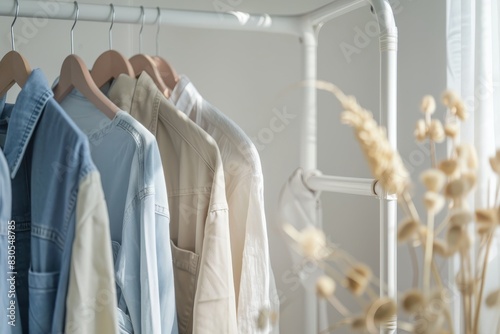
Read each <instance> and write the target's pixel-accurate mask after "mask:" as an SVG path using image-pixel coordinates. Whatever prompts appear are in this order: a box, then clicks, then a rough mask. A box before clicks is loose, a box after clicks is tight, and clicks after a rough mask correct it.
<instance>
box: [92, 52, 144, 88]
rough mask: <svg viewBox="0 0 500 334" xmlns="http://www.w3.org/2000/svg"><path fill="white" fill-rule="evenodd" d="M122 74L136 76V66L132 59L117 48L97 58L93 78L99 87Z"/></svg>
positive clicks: (93, 67) (93, 68)
mask: <svg viewBox="0 0 500 334" xmlns="http://www.w3.org/2000/svg"><path fill="white" fill-rule="evenodd" d="M120 74H127V75H129V76H132V77H133V76H135V73H134V68H133V67H132V64H131V63H130V61H129V60H128V59H127V58H125V57H124V56H123V55H122V54H121V53H119V52H118V51H115V50H108V51H105V52H103V53H101V55H100V56H99V57H98V58H97V59H96V61H95V62H94V66H92V72H91V75H92V78H93V80H94V82H95V84H96V86H97V87H99V88H100V87H102V86H104V84H105V83H107V82H109V81H110V80H112V79H116V78H118V76H119V75H120Z"/></svg>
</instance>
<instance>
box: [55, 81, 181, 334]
mask: <svg viewBox="0 0 500 334" xmlns="http://www.w3.org/2000/svg"><path fill="white" fill-rule="evenodd" d="M61 106H62V107H63V108H64V110H66V112H67V113H68V115H69V116H70V117H71V118H72V119H73V121H74V122H75V123H76V124H77V125H78V126H79V127H80V128H81V129H82V130H83V132H84V133H86V134H87V136H88V139H89V142H90V149H91V154H92V159H93V161H94V163H95V164H96V166H97V169H98V170H99V172H100V173H101V180H102V185H103V190H104V195H105V198H106V202H107V204H108V212H109V218H110V228H111V239H112V242H113V255H114V259H115V278H116V285H117V298H118V309H119V310H118V311H119V314H118V321H119V324H120V329H121V333H135V334H139V333H144V334H150V333H151V334H152V333H178V328H177V315H176V310H175V293H174V277H173V269H172V254H171V249H170V231H169V223H170V215H169V211H168V201H167V191H166V187H165V178H164V175H163V167H162V163H161V159H160V153H159V150H158V145H157V143H156V139H155V138H154V136H153V135H152V134H151V133H150V132H149V131H148V130H147V129H146V128H144V127H143V126H142V125H141V124H140V123H139V122H138V121H136V120H135V119H134V118H132V117H131V116H130V115H128V114H127V113H126V112H124V111H119V112H118V113H117V115H116V116H115V118H114V119H113V120H109V119H108V118H107V117H106V116H105V115H104V114H103V113H102V112H100V111H99V110H97V109H96V107H95V106H94V105H93V104H92V103H91V102H89V101H88V100H87V99H86V98H85V97H84V96H82V95H81V94H80V93H79V92H77V91H76V90H73V92H71V93H70V94H69V95H68V96H67V97H66V98H65V99H64V100H63V101H62V102H61Z"/></svg>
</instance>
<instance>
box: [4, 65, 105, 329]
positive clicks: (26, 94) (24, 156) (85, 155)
mask: <svg viewBox="0 0 500 334" xmlns="http://www.w3.org/2000/svg"><path fill="white" fill-rule="evenodd" d="M0 115H1V116H0V140H1V143H0V144H1V146H2V149H3V153H4V154H5V158H6V160H7V165H8V168H9V172H10V178H11V179H12V181H11V185H12V213H11V219H12V220H13V221H15V230H14V232H15V257H16V258H15V267H14V268H13V269H14V270H13V271H15V272H16V274H15V275H14V276H15V287H16V293H17V299H15V303H16V304H15V305H16V312H15V316H16V322H15V325H16V326H10V325H9V324H8V322H7V321H0V333H2V334H4V333H5V334H8V333H41V334H47V333H56V334H60V333H63V330H64V319H65V306H66V305H65V304H66V295H67V288H68V275H69V265H70V259H71V249H72V243H73V239H74V233H75V230H74V228H75V209H76V199H77V195H78V186H79V184H80V183H81V182H82V180H84V179H85V178H86V177H87V175H89V174H90V173H93V172H96V168H95V166H94V164H93V163H92V160H91V157H90V150H89V147H88V140H87V138H86V137H85V135H84V134H83V133H82V132H81V131H80V130H79V129H78V128H77V127H76V126H75V125H74V123H73V122H72V121H71V119H70V118H69V117H68V116H67V115H66V113H65V112H64V111H63V110H62V109H61V107H60V106H59V104H57V102H56V101H55V100H54V99H53V94H52V90H51V89H50V87H49V85H48V84H47V81H46V79H45V77H44V75H43V73H42V72H41V70H39V69H35V70H33V71H32V73H31V75H30V77H29V78H28V81H27V82H26V83H25V85H24V87H23V89H22V90H21V92H20V93H19V95H18V97H17V99H16V103H15V104H14V105H11V104H7V103H6V102H5V98H2V99H1V100H0ZM2 201H3V198H2ZM8 226H9V225H8V224H5V223H3V222H2V224H0V250H1V251H0V252H1V254H2V256H1V257H0V270H1V272H2V273H7V269H10V268H7V265H8V263H6V261H7V258H6V256H5V254H6V251H7V249H8V248H7V247H8V245H9V243H8ZM2 275H4V274H2ZM1 278H2V279H1V280H0V300H1V301H2V302H1V305H2V312H4V310H5V308H3V307H4V306H5V305H7V304H8V303H10V302H11V301H12V300H14V299H9V297H8V291H9V287H10V285H9V282H8V281H7V279H6V277H4V276H2V277H1ZM4 278H5V279H4ZM5 318H6V316H5V315H3V316H2V319H5Z"/></svg>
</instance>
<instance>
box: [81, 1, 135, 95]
mask: <svg viewBox="0 0 500 334" xmlns="http://www.w3.org/2000/svg"><path fill="white" fill-rule="evenodd" d="M110 6H111V10H112V16H111V26H110V27H109V50H108V51H105V52H103V53H102V54H101V55H100V56H99V57H98V58H97V59H96V61H95V62H94V66H92V72H91V75H92V78H93V79H94V82H95V84H96V86H97V87H99V88H100V87H102V86H103V85H104V84H105V83H107V82H109V81H110V80H112V79H116V78H118V76H119V75H120V74H127V75H129V76H135V73H134V69H133V67H132V64H130V62H129V60H128V59H127V58H125V57H124V56H123V55H122V54H121V53H119V52H118V51H115V50H112V49H113V36H112V31H113V25H114V23H115V6H114V5H113V4H111V5H110Z"/></svg>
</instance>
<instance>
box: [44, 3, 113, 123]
mask: <svg viewBox="0 0 500 334" xmlns="http://www.w3.org/2000/svg"><path fill="white" fill-rule="evenodd" d="M75 5H76V17H75V22H74V23H73V27H71V54H70V55H69V56H67V57H66V59H64V62H63V64H62V67H61V75H60V76H59V82H58V84H57V86H56V87H54V98H55V99H56V101H58V102H61V101H62V99H64V98H65V97H66V96H67V95H68V94H69V93H70V92H71V90H72V89H73V88H76V89H77V90H78V91H79V92H80V93H81V94H83V96H85V97H86V98H87V99H88V100H89V101H90V102H92V104H93V105H95V106H96V107H97V108H98V109H99V110H100V111H102V112H103V113H104V114H105V115H106V116H108V117H109V118H110V119H113V118H114V117H115V115H116V113H117V112H118V110H119V108H118V107H117V106H116V105H115V104H114V103H113V102H111V101H110V100H109V99H108V98H107V97H106V95H104V93H103V92H101V90H100V89H99V87H97V85H96V84H95V82H94V80H93V79H92V76H91V75H90V72H89V70H88V69H87V66H86V65H85V63H84V62H83V60H82V59H81V58H80V57H78V56H77V55H75V54H73V29H74V27H75V25H76V22H77V21H78V13H79V9H78V3H77V2H76V1H75Z"/></svg>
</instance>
